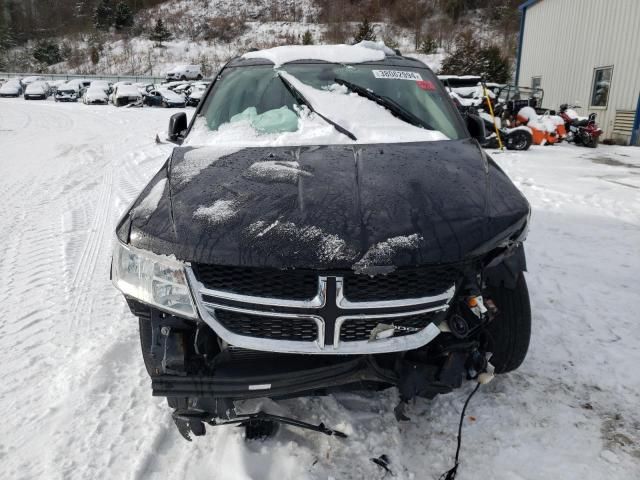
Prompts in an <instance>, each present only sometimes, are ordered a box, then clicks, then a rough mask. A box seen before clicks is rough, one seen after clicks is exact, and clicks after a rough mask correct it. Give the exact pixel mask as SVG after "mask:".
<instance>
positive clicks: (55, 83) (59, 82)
mask: <svg viewBox="0 0 640 480" xmlns="http://www.w3.org/2000/svg"><path fill="white" fill-rule="evenodd" d="M47 83H48V84H49V88H50V89H51V93H52V94H55V93H56V92H57V91H58V88H60V87H61V86H62V85H64V84H65V83H67V81H66V80H53V81H51V82H47Z"/></svg>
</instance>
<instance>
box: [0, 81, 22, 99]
mask: <svg viewBox="0 0 640 480" xmlns="http://www.w3.org/2000/svg"><path fill="white" fill-rule="evenodd" d="M22 92H23V86H22V83H20V80H17V79H14V78H12V79H9V80H7V82H6V83H4V84H3V85H2V86H1V87H0V97H19V96H20V95H22Z"/></svg>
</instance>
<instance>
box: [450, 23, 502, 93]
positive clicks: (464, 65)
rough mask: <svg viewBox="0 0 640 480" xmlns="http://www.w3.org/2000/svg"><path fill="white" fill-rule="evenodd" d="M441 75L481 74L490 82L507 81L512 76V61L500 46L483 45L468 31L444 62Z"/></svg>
mask: <svg viewBox="0 0 640 480" xmlns="http://www.w3.org/2000/svg"><path fill="white" fill-rule="evenodd" d="M440 75H480V76H483V77H484V78H486V80H487V81H490V82H496V83H506V82H508V81H509V79H510V78H511V62H510V61H509V59H508V58H506V57H504V56H503V55H502V53H501V50H500V48H499V47H497V46H495V45H490V46H487V47H483V46H482V45H481V44H480V42H478V41H477V40H474V39H473V37H472V35H471V34H470V33H467V34H463V35H461V36H460V37H459V38H458V41H457V42H456V49H455V51H454V52H453V53H452V54H451V55H449V56H448V57H446V58H445V59H444V61H443V62H442V67H441V68H440Z"/></svg>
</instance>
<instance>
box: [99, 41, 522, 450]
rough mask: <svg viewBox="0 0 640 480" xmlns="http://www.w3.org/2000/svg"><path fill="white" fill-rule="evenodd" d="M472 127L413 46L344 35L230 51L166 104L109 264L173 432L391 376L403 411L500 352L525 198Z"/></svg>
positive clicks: (476, 374)
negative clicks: (342, 40) (161, 135)
mask: <svg viewBox="0 0 640 480" xmlns="http://www.w3.org/2000/svg"><path fill="white" fill-rule="evenodd" d="M470 132H471V133H470ZM484 137H485V133H484V128H483V123H482V121H481V120H480V119H479V118H478V117H477V116H474V115H470V114H469V115H466V116H464V117H463V116H462V115H460V114H459V113H458V111H457V110H456V108H455V106H454V104H453V102H452V100H451V99H450V98H449V96H448V94H447V92H446V91H445V89H444V87H443V86H442V85H441V84H440V82H439V81H438V80H437V78H436V77H435V75H434V74H433V73H432V72H431V70H429V68H428V67H427V66H425V65H424V64H423V63H422V62H420V61H418V60H415V59H410V58H405V57H402V56H399V55H396V54H391V53H387V54H385V52H383V51H381V50H374V49H370V50H369V49H365V48H364V47H358V46H352V47H344V46H341V47H335V46H314V47H312V48H307V47H278V48H274V49H271V50H268V51H258V52H251V53H250V54H245V55H244V56H242V57H238V58H235V59H233V60H231V61H230V62H229V63H228V64H227V65H226V66H225V67H224V68H223V69H222V71H221V72H220V74H219V75H218V76H217V78H216V80H215V81H214V86H213V88H211V89H210V90H209V91H208V94H207V95H206V97H205V98H204V99H203V100H202V101H201V102H200V104H199V105H198V108H197V109H196V111H195V114H194V120H193V121H192V122H191V124H188V123H187V117H186V114H185V113H184V112H180V113H177V114H175V115H173V116H172V117H171V119H170V122H169V128H168V139H169V140H170V141H172V142H175V143H176V144H178V145H179V146H177V147H176V148H174V150H173V153H172V154H171V156H170V157H169V159H168V160H167V162H166V163H165V164H164V165H163V166H162V168H161V169H160V170H159V171H158V173H157V174H156V175H155V176H154V178H153V179H152V180H151V181H150V182H149V184H148V185H147V186H146V187H145V188H144V190H143V191H142V193H141V194H140V196H139V197H138V198H137V200H135V201H134V203H133V204H132V206H131V207H130V208H129V209H128V210H127V212H126V213H125V215H124V216H123V217H122V219H121V220H120V222H119V223H118V225H117V227H116V236H117V242H116V244H115V246H114V252H113V260H112V270H111V276H112V279H113V282H114V284H115V286H116V287H117V288H118V289H120V290H121V291H122V293H123V294H124V297H125V299H126V301H127V303H128V305H129V307H130V309H131V311H132V312H133V314H134V315H136V316H137V317H138V320H139V326H140V341H141V346H142V356H143V359H144V363H145V365H146V368H147V372H148V373H149V375H150V376H151V385H152V389H153V394H154V395H156V396H165V397H167V400H168V403H169V406H170V407H171V408H172V409H173V410H174V411H173V419H174V421H175V423H176V425H177V427H178V429H179V431H180V432H181V433H182V434H183V436H185V438H187V439H189V438H190V436H191V435H203V434H204V433H205V424H206V425H212V426H216V425H221V424H225V423H228V422H231V423H234V422H235V423H239V424H241V425H244V426H246V427H247V434H249V432H250V431H251V429H252V428H253V427H255V426H256V425H258V424H260V423H263V421H264V420H269V421H278V422H281V421H285V422H291V421H292V420H290V419H282V418H274V417H270V416H268V415H266V414H264V413H242V412H240V411H238V410H236V405H235V402H236V401H239V400H243V399H249V398H255V397H270V398H274V399H278V398H290V397H300V396H307V395H316V394H326V393H327V392H332V391H345V390H346V391H350V390H370V391H373V392H376V391H379V390H381V389H384V388H388V387H397V388H398V391H399V398H400V401H401V403H400V404H399V405H398V406H397V408H396V413H397V414H398V416H400V417H401V416H402V415H401V413H398V412H401V410H402V407H403V405H404V404H405V403H406V402H408V401H409V400H411V399H412V398H414V397H416V396H423V397H427V398H433V397H435V396H436V395H438V394H444V393H447V392H450V391H452V390H453V389H455V388H458V387H460V386H461V385H462V382H463V380H464V379H465V378H467V379H469V378H471V379H475V380H476V381H478V382H485V381H488V380H490V378H492V375H493V372H494V370H495V372H497V373H504V372H509V371H511V370H514V369H516V368H517V367H518V366H519V365H520V364H521V362H522V361H523V359H524V358H525V355H526V353H527V348H528V344H529V335H530V324H531V312H530V307H529V297H528V293H527V285H526V282H525V277H524V274H523V272H524V270H525V269H526V265H525V257H524V247H523V241H524V239H525V237H526V233H527V225H528V221H529V214H530V207H529V203H528V202H527V200H526V199H525V198H524V196H523V195H522V194H521V193H520V191H519V190H518V189H517V188H516V187H515V186H514V184H513V183H512V182H511V180H510V179H509V178H508V177H507V175H506V174H505V173H504V171H503V170H502V169H501V168H500V167H499V166H498V165H497V164H496V163H495V162H494V161H493V160H492V159H491V158H490V157H489V156H488V155H487V153H486V152H485V151H483V149H482V148H481V146H480V145H479V143H478V139H480V140H484ZM390 407H391V408H393V407H394V405H391V406H390ZM293 422H295V421H293ZM296 425H298V426H301V425H300V423H297V422H296ZM306 426H307V427H310V426H309V425H308V424H307V425H306ZM313 428H314V429H315V430H316V431H321V432H324V433H329V434H332V433H337V432H335V431H333V430H329V429H328V428H327V427H325V426H324V425H320V426H317V427H313ZM263 432H264V430H263Z"/></svg>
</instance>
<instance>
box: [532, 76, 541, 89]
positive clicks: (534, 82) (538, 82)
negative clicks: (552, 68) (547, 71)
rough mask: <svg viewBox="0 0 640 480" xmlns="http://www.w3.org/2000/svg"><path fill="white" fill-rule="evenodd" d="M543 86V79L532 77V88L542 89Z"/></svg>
mask: <svg viewBox="0 0 640 480" xmlns="http://www.w3.org/2000/svg"><path fill="white" fill-rule="evenodd" d="M541 86H542V77H531V88H540V87H541Z"/></svg>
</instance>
